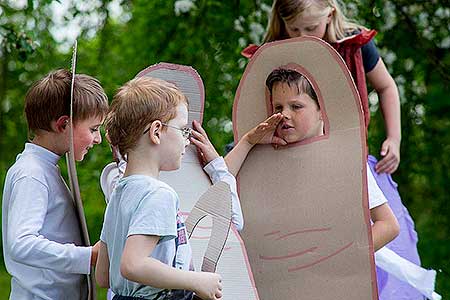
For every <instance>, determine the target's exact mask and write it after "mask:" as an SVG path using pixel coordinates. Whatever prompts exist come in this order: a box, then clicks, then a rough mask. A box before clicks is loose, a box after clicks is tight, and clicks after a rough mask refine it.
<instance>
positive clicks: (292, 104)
mask: <svg viewBox="0 0 450 300" xmlns="http://www.w3.org/2000/svg"><path fill="white" fill-rule="evenodd" d="M265 85H266V107H267V112H268V116H270V115H272V114H274V113H282V114H283V116H284V119H283V120H282V121H281V122H280V124H279V126H278V127H277V130H276V132H275V135H276V136H278V137H280V138H282V139H283V140H285V141H286V142H287V144H288V146H296V145H302V144H308V143H312V142H314V141H317V140H321V139H323V138H327V136H328V131H329V130H328V128H329V126H327V125H328V119H327V117H326V112H325V109H323V108H324V106H323V99H322V96H321V93H320V90H319V89H318V86H317V84H316V83H315V80H314V79H313V78H312V76H310V74H309V73H308V72H307V71H306V70H304V69H303V68H302V67H301V66H299V65H297V64H293V63H291V64H288V65H284V66H279V67H277V68H274V69H273V70H272V72H271V73H270V74H269V75H268V76H267V78H266V82H265Z"/></svg>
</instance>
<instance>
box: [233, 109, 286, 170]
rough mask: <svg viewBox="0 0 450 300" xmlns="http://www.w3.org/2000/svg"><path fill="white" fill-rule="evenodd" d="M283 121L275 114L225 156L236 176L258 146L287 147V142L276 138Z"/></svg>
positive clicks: (246, 135) (280, 116)
mask: <svg viewBox="0 0 450 300" xmlns="http://www.w3.org/2000/svg"><path fill="white" fill-rule="evenodd" d="M282 119H283V115H282V114H280V113H277V114H273V115H272V116H270V117H269V118H268V119H266V120H265V121H264V122H262V123H260V124H258V126H256V127H255V128H253V129H251V130H250V131H249V132H247V133H246V134H245V135H244V136H243V137H242V138H241V139H240V140H239V142H238V143H237V144H236V146H234V148H233V150H231V151H230V153H228V155H227V156H225V162H226V163H227V166H228V170H229V171H230V173H231V174H233V175H234V176H236V175H237V174H238V173H239V170H240V169H241V166H242V164H243V163H244V161H245V159H246V158H247V155H248V153H249V152H250V150H251V149H252V148H253V147H254V146H255V145H256V144H271V143H272V144H274V145H286V144H287V143H286V141H284V140H283V139H281V138H279V137H277V136H274V133H275V130H276V128H277V126H278V123H280V121H281V120H282Z"/></svg>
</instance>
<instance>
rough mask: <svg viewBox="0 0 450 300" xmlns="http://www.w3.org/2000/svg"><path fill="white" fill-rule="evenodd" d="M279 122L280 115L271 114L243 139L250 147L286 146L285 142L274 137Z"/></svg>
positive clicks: (281, 118)
mask: <svg viewBox="0 0 450 300" xmlns="http://www.w3.org/2000/svg"><path fill="white" fill-rule="evenodd" d="M281 120H283V115H282V114H281V113H276V114H273V115H271V116H270V117H269V118H267V119H266V120H265V121H264V122H262V123H259V124H258V126H256V127H255V128H253V129H252V130H250V131H249V132H248V133H246V135H245V137H244V138H245V139H246V141H247V143H249V144H250V145H252V146H253V145H256V144H274V145H287V142H286V141H285V140H283V139H282V138H280V137H277V136H275V130H276V129H277V126H278V124H279V123H280V121H281Z"/></svg>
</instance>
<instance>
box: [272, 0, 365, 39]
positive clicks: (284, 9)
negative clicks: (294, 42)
mask: <svg viewBox="0 0 450 300" xmlns="http://www.w3.org/2000/svg"><path fill="white" fill-rule="evenodd" d="M330 12H331V14H332V17H331V22H330V24H328V26H327V30H326V32H325V36H324V37H323V39H324V40H325V41H327V42H329V43H333V42H336V41H338V40H340V39H343V38H345V36H346V33H347V32H349V31H354V30H356V29H358V28H362V26H360V25H358V24H356V23H353V22H351V21H349V20H348V19H347V18H346V17H345V15H344V14H343V13H342V9H341V7H340V5H339V3H338V0H274V2H273V5H272V13H271V15H270V19H269V24H268V26H267V33H266V36H265V37H264V43H266V42H273V41H277V40H283V39H287V38H289V35H288V33H287V31H286V26H285V22H289V21H291V20H293V19H294V18H297V17H298V16H302V14H304V13H309V14H311V13H314V14H315V15H317V17H320V16H325V15H328V14H329V13H330Z"/></svg>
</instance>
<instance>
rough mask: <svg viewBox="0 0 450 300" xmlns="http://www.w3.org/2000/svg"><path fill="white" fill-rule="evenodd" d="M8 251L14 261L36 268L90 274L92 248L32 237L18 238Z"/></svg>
mask: <svg viewBox="0 0 450 300" xmlns="http://www.w3.org/2000/svg"><path fill="white" fill-rule="evenodd" d="M8 250H9V251H10V254H11V258H12V259H13V260H15V261H17V262H20V263H22V264H26V265H29V266H33V267H36V268H43V269H51V270H54V271H58V272H63V273H74V274H89V273H90V266H91V253H92V247H81V246H75V245H74V244H60V243H57V242H53V241H49V240H47V239H45V238H43V237H40V236H33V235H30V236H26V237H22V238H17V239H16V240H15V241H14V242H12V243H11V247H10V249H8Z"/></svg>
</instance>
